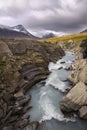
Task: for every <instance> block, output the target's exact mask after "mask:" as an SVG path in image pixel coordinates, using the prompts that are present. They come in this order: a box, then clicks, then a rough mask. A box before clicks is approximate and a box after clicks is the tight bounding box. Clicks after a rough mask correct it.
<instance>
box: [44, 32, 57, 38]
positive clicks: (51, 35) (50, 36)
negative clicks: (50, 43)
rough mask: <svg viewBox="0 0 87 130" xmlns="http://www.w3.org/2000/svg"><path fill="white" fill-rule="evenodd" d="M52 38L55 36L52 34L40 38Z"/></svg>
mask: <svg viewBox="0 0 87 130" xmlns="http://www.w3.org/2000/svg"><path fill="white" fill-rule="evenodd" d="M52 37H55V34H53V33H47V34H45V35H43V36H42V38H52Z"/></svg>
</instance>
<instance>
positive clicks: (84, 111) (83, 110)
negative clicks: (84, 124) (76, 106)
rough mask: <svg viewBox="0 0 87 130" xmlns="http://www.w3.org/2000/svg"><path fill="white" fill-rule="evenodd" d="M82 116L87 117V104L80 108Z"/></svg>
mask: <svg viewBox="0 0 87 130" xmlns="http://www.w3.org/2000/svg"><path fill="white" fill-rule="evenodd" d="M79 115H80V118H82V119H87V106H83V107H81V108H80V110H79Z"/></svg>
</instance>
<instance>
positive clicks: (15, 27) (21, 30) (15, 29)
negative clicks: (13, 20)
mask: <svg viewBox="0 0 87 130" xmlns="http://www.w3.org/2000/svg"><path fill="white" fill-rule="evenodd" d="M11 29H12V30H14V31H18V32H23V33H25V34H28V33H29V32H28V31H27V30H26V29H25V28H24V26H23V25H17V26H14V27H11Z"/></svg>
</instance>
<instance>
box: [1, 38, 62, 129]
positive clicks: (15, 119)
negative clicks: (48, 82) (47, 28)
mask: <svg viewBox="0 0 87 130" xmlns="http://www.w3.org/2000/svg"><path fill="white" fill-rule="evenodd" d="M63 55H64V51H63V50H62V49H61V47H60V46H59V45H57V44H51V43H44V44H43V43H40V42H36V41H28V40H13V39H11V40H3V39H2V40H0V130H40V129H41V125H40V124H39V123H38V122H30V120H29V118H30V117H29V116H27V115H26V112H27V111H28V110H29V109H31V108H32V107H31V106H28V105H27V104H28V103H29V101H30V100H31V98H32V97H31V96H30V95H29V96H25V93H26V91H27V90H28V89H30V88H31V87H32V86H33V85H34V84H36V83H37V82H39V81H41V80H42V79H45V78H46V76H47V75H48V73H49V72H48V69H47V68H48V64H49V62H50V61H53V62H55V61H56V60H58V58H61V57H62V56H63Z"/></svg>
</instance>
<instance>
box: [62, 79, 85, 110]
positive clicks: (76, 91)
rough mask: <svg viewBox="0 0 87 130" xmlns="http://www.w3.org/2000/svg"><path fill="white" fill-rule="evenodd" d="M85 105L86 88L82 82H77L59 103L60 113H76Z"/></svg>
mask: <svg viewBox="0 0 87 130" xmlns="http://www.w3.org/2000/svg"><path fill="white" fill-rule="evenodd" d="M86 104H87V86H86V85H85V84H84V83H83V82H79V83H77V84H76V86H75V87H73V88H72V89H71V90H70V91H69V93H68V94H67V95H66V96H65V97H64V98H63V99H62V101H61V102H60V108H61V110H62V111H65V112H71V111H77V110H79V109H80V108H81V107H82V106H84V105H86Z"/></svg>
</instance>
